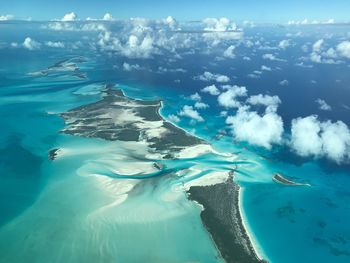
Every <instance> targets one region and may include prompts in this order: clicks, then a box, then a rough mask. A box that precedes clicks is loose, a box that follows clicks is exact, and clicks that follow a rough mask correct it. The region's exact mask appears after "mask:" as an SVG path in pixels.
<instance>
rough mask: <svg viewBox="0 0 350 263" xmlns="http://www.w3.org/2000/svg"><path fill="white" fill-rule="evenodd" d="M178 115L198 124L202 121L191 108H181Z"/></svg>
mask: <svg viewBox="0 0 350 263" xmlns="http://www.w3.org/2000/svg"><path fill="white" fill-rule="evenodd" d="M179 115H180V116H185V117H188V118H190V119H192V120H194V121H198V122H203V121H204V119H203V117H202V116H201V115H200V114H199V112H198V111H196V110H195V109H193V107H192V106H189V105H185V106H183V108H182V110H181V111H180V112H179Z"/></svg>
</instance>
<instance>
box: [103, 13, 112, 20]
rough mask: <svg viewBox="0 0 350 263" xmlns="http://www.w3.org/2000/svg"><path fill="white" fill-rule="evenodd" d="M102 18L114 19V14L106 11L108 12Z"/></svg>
mask: <svg viewBox="0 0 350 263" xmlns="http://www.w3.org/2000/svg"><path fill="white" fill-rule="evenodd" d="M102 20H104V21H113V20H114V18H113V16H112V15H111V14H109V13H106V14H105V15H104V16H103V18H102Z"/></svg>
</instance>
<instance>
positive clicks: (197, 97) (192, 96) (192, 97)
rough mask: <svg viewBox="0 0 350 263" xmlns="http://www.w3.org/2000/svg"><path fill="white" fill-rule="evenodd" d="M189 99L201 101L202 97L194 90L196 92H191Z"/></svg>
mask: <svg viewBox="0 0 350 263" xmlns="http://www.w3.org/2000/svg"><path fill="white" fill-rule="evenodd" d="M190 100H194V101H201V100H202V98H201V96H200V95H199V94H198V92H196V93H194V94H192V95H191V96H190Z"/></svg>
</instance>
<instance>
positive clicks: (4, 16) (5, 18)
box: [0, 15, 14, 21]
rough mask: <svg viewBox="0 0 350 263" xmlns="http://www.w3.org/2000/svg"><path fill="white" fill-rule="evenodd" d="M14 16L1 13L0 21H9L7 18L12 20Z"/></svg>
mask: <svg viewBox="0 0 350 263" xmlns="http://www.w3.org/2000/svg"><path fill="white" fill-rule="evenodd" d="M13 18H14V16H13V15H1V16H0V21H7V20H11V19H13Z"/></svg>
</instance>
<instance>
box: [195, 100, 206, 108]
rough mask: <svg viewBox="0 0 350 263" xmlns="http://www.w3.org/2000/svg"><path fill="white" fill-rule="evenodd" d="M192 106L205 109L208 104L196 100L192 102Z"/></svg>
mask: <svg viewBox="0 0 350 263" xmlns="http://www.w3.org/2000/svg"><path fill="white" fill-rule="evenodd" d="M194 107H195V108H196V109H206V108H209V105H208V104H206V103H204V102H200V101H197V102H196V103H195V104H194Z"/></svg>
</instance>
